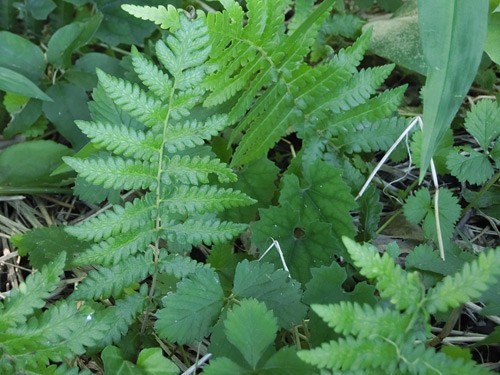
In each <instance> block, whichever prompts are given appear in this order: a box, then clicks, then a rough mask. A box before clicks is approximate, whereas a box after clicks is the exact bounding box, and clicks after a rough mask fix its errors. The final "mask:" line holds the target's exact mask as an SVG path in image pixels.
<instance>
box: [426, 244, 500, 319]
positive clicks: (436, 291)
mask: <svg viewBox="0 0 500 375" xmlns="http://www.w3.org/2000/svg"><path fill="white" fill-rule="evenodd" d="M499 277H500V248H497V249H496V250H490V251H489V252H488V253H486V254H485V253H481V254H480V255H479V257H478V258H477V259H475V260H474V261H472V262H470V263H466V264H465V265H464V267H463V268H462V270H461V271H460V272H458V273H456V274H455V275H451V276H446V277H445V278H444V279H443V280H441V281H440V282H439V283H438V284H437V285H436V286H435V287H434V288H432V289H431V290H430V291H429V293H428V295H427V301H426V306H427V309H428V310H429V312H431V313H435V312H437V311H446V310H448V309H450V308H455V307H457V306H459V305H460V304H462V303H465V302H467V301H470V300H474V299H476V298H478V297H480V296H481V294H482V293H483V292H484V291H485V290H486V289H487V288H488V287H489V286H490V285H492V284H493V283H495V281H496V280H497V279H498V278H499Z"/></svg>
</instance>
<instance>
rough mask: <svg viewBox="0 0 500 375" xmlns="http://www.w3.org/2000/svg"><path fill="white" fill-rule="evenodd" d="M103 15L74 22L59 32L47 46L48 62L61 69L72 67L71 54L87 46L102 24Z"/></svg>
mask: <svg viewBox="0 0 500 375" xmlns="http://www.w3.org/2000/svg"><path fill="white" fill-rule="evenodd" d="M101 21H102V15H101V14H96V15H94V16H92V17H91V18H89V19H88V20H86V21H85V22H73V23H71V24H69V25H66V26H64V27H62V28H60V29H59V30H57V31H56V32H55V33H54V34H53V35H52V37H51V38H50V40H49V43H48V45H47V47H48V51H47V59H48V61H49V62H50V63H51V64H53V65H55V66H56V67H59V68H67V67H69V66H70V65H71V54H72V53H73V52H74V51H76V50H77V49H79V48H81V47H83V46H84V45H86V44H87V43H88V42H89V41H90V40H91V39H92V37H93V35H94V33H95V32H96V30H97V28H98V27H99V25H100V24H101Z"/></svg>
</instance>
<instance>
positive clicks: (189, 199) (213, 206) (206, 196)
mask: <svg viewBox="0 0 500 375" xmlns="http://www.w3.org/2000/svg"><path fill="white" fill-rule="evenodd" d="M255 202H256V201H255V200H254V199H251V198H249V197H248V196H247V195H245V194H243V193H241V192H240V191H238V190H236V191H234V190H233V189H231V188H229V189H222V188H218V187H216V186H210V185H203V186H201V187H198V186H187V185H181V186H179V187H178V188H176V189H175V190H174V191H173V192H172V193H170V194H169V195H168V197H165V198H163V199H162V200H161V205H160V207H161V208H162V209H164V210H168V211H170V212H172V213H179V214H183V215H186V214H193V213H198V214H203V213H205V212H210V211H213V212H216V211H223V210H225V209H227V208H231V207H239V206H248V205H250V204H253V203H255Z"/></svg>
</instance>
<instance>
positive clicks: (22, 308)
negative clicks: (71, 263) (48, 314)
mask: <svg viewBox="0 0 500 375" xmlns="http://www.w3.org/2000/svg"><path fill="white" fill-rule="evenodd" d="M65 260H66V255H65V253H62V254H61V255H59V256H58V257H57V258H56V259H55V260H54V261H53V262H52V263H50V264H49V265H47V266H44V267H43V268H42V270H41V271H38V272H35V273H32V274H31V275H29V276H28V277H27V278H26V281H25V282H24V283H21V285H19V287H18V288H16V289H13V290H12V291H11V292H10V295H9V296H8V297H7V298H6V299H5V300H4V301H3V303H1V304H0V329H1V330H2V331H4V330H6V329H7V328H8V327H12V326H15V325H17V324H20V323H24V322H25V321H26V319H27V317H28V316H30V315H31V314H33V312H34V311H35V309H40V308H42V307H43V306H45V300H46V299H47V298H48V297H49V296H50V293H51V292H53V291H54V289H55V288H56V287H57V285H58V284H59V276H60V275H61V274H62V273H63V268H64V264H65Z"/></svg>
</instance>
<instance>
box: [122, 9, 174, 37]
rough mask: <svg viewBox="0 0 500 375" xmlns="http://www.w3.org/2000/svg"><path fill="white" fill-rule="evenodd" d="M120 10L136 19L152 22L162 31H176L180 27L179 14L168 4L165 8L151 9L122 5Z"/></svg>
mask: <svg viewBox="0 0 500 375" xmlns="http://www.w3.org/2000/svg"><path fill="white" fill-rule="evenodd" d="M122 9H123V10H124V11H126V12H128V13H130V14H131V15H133V16H135V17H137V18H141V19H143V20H148V21H153V22H154V23H155V24H156V25H160V27H161V28H162V29H171V30H172V31H176V30H177V29H178V28H179V27H180V19H179V18H180V17H179V12H178V11H177V9H175V7H174V6H173V5H170V4H169V5H167V7H166V8H165V7H164V6H162V5H160V6H158V7H151V6H147V5H146V6H138V5H130V4H125V5H122Z"/></svg>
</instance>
